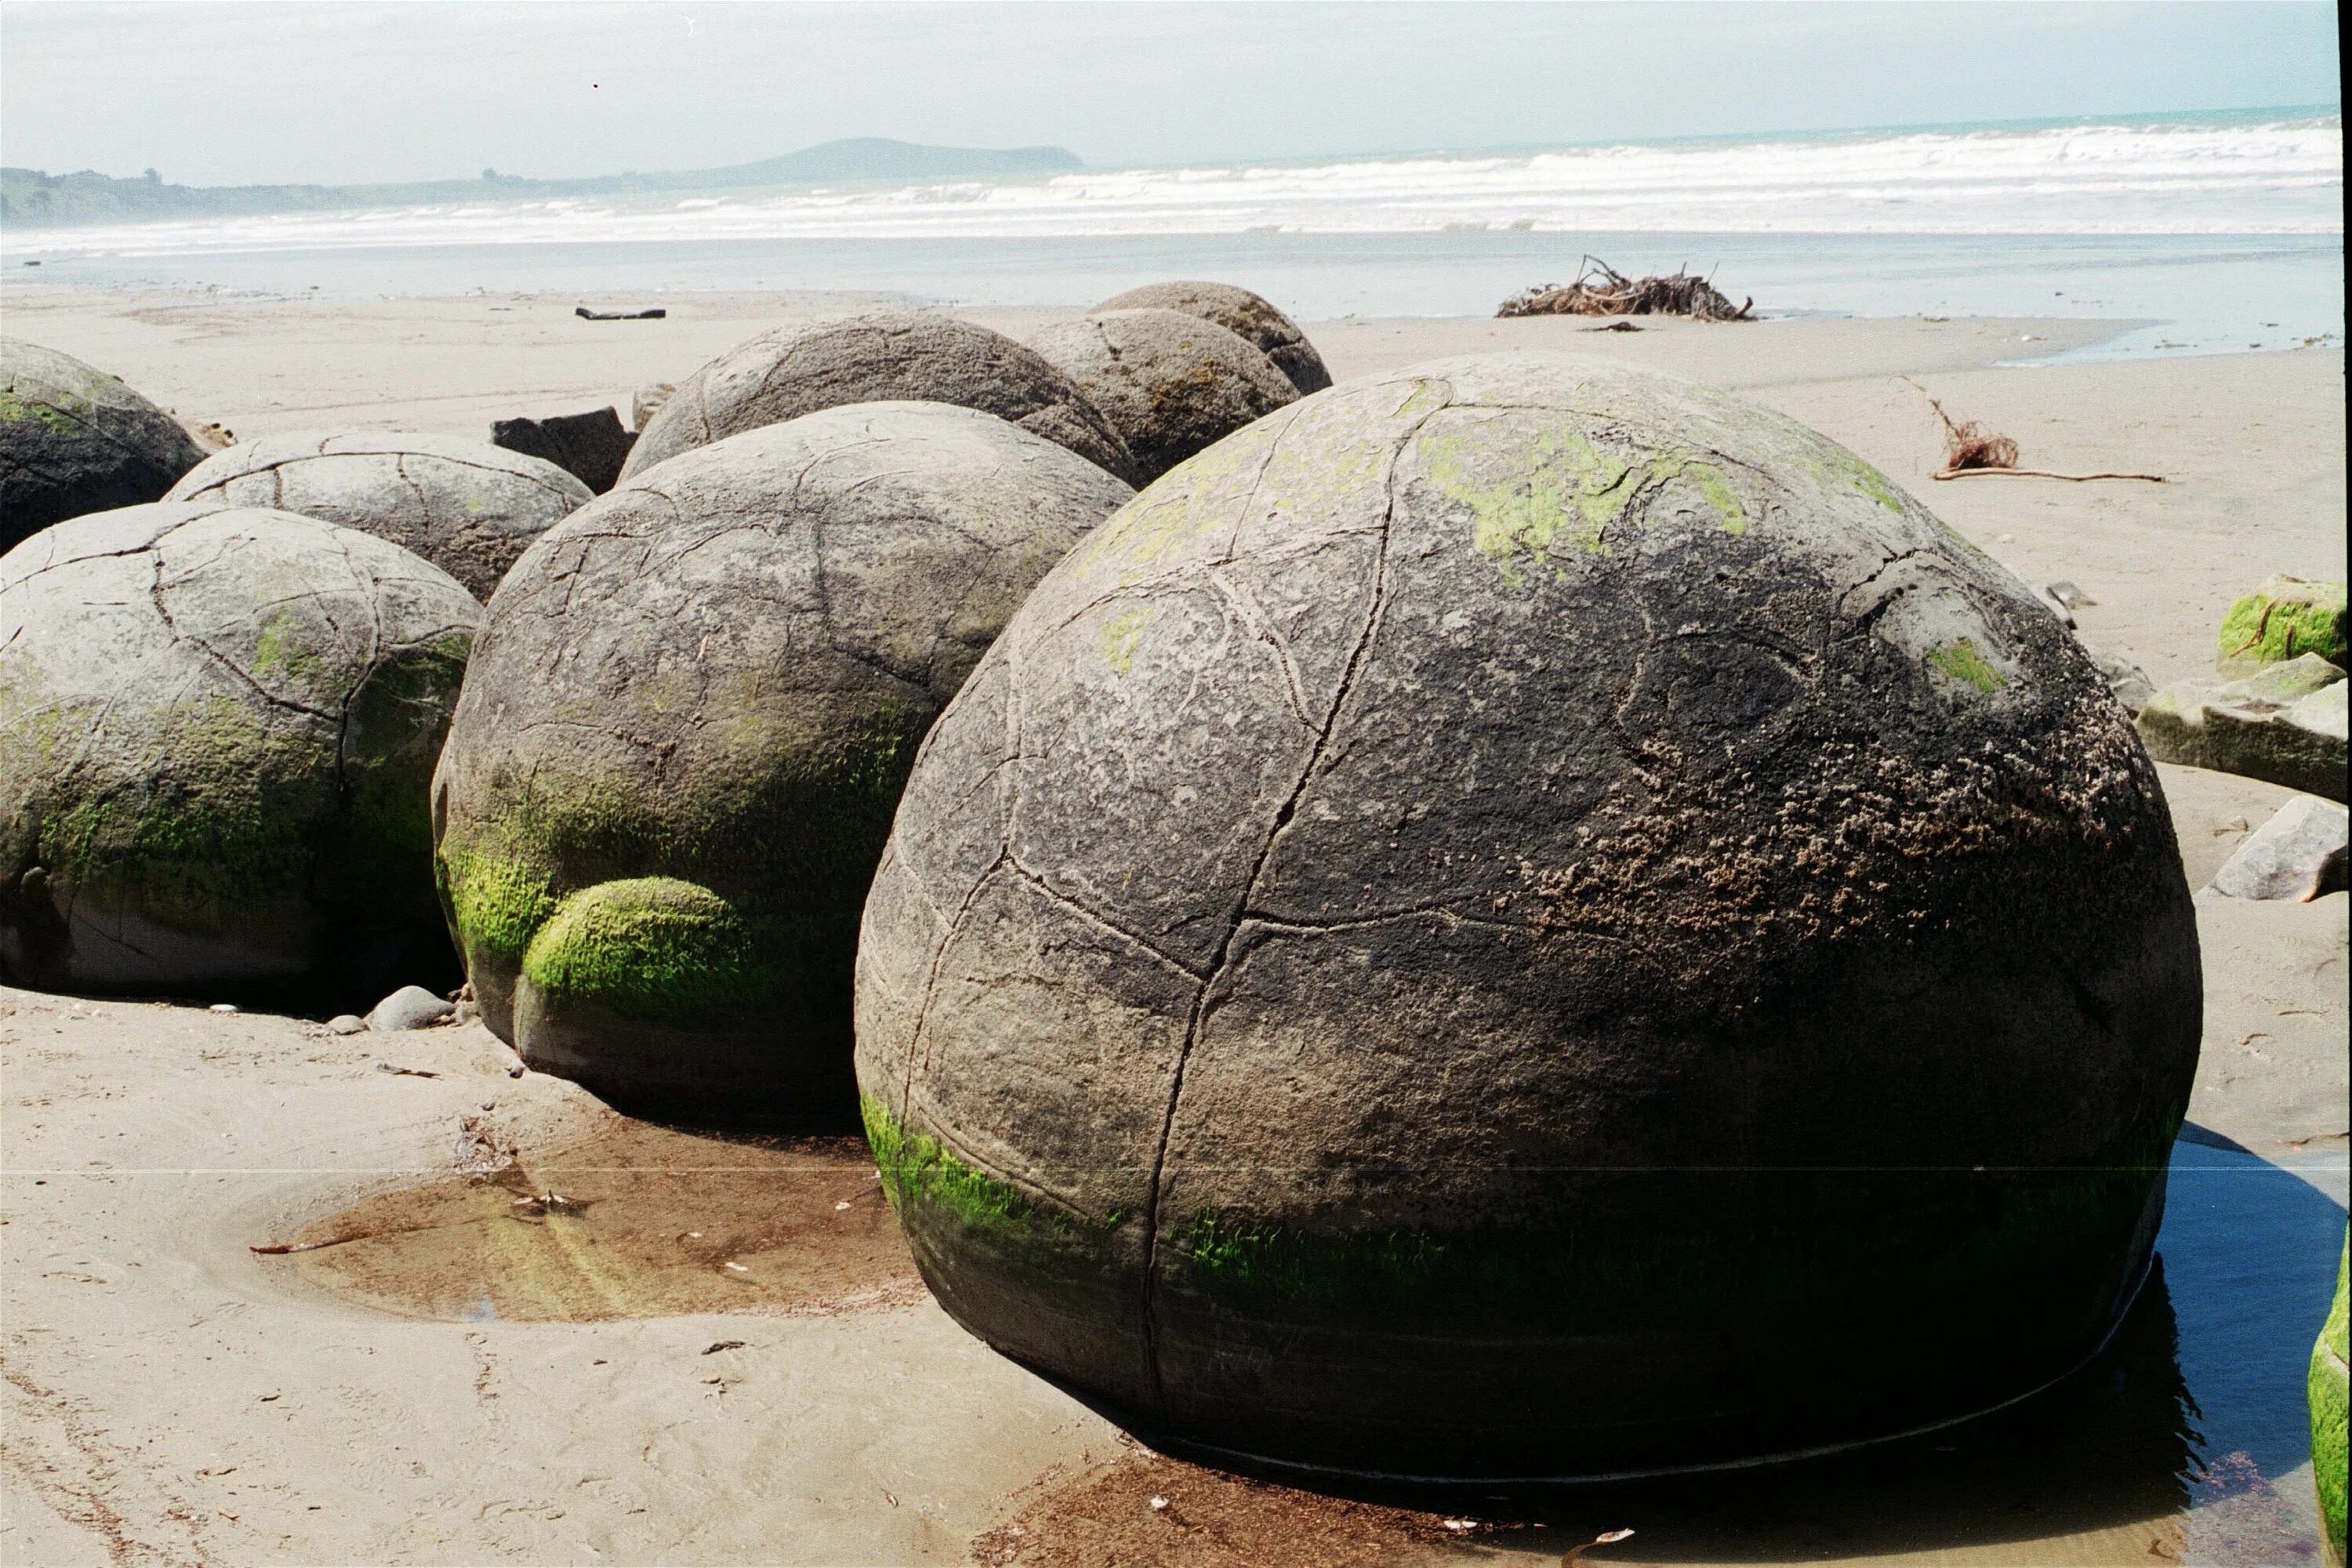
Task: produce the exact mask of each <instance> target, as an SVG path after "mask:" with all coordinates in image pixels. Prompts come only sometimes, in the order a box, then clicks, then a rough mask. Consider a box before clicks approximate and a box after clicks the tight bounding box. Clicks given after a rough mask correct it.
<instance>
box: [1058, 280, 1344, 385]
mask: <svg viewBox="0 0 2352 1568" xmlns="http://www.w3.org/2000/svg"><path fill="white" fill-rule="evenodd" d="M1095 309H1096V310H1181V311H1182V312H1183V313H1184V314H1186V315H1188V316H1198V317H1200V318H1201V320H1202V321H1214V322H1216V323H1217V325H1219V326H1221V327H1223V328H1224V329H1225V331H1229V332H1231V333H1233V334H1234V336H1236V337H1238V338H1241V339H1243V340H1244V342H1248V343H1250V344H1252V345H1253V346H1255V348H1256V349H1257V351H1258V352H1259V353H1262V354H1264V355H1265V357H1266V358H1268V359H1270V360H1272V361H1273V362H1274V365H1275V368H1276V370H1279V371H1280V372H1282V374H1285V375H1286V376H1288V377H1289V378H1290V383H1291V384H1292V385H1293V386H1296V387H1297V388H1298V390H1299V393H1300V395H1305V394H1307V393H1310V392H1320V391H1322V390H1323V389H1324V388H1325V387H1327V386H1328V385H1330V384H1331V373H1330V371H1329V370H1328V369H1327V368H1325V366H1324V363H1323V356H1322V355H1321V354H1319V353H1316V352H1315V345H1314V344H1313V343H1311V342H1307V334H1306V333H1305V332H1303V331H1299V328H1298V323H1297V322H1296V321H1292V320H1291V319H1290V318H1289V317H1288V316H1286V315H1284V314H1283V313H1282V312H1281V311H1280V310H1276V308H1275V305H1274V301H1272V300H1268V299H1267V298H1266V297H1265V295H1263V294H1253V293H1251V292H1250V291H1249V290H1248V289H1243V288H1239V287H1236V286H1235V285H1234V284H1231V283H1202V282H1197V281H1193V280H1191V279H1181V280H1178V281H1176V282H1171V283H1147V284H1145V285H1144V286H1143V287H1142V288H1140V289H1129V290H1128V291H1127V292H1126V293H1124V294H1115V295H1113V296H1111V298H1109V299H1108V300H1104V301H1103V302H1102V303H1101V304H1099V305H1097V306H1096V307H1095Z"/></svg>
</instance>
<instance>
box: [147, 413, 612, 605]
mask: <svg viewBox="0 0 2352 1568" xmlns="http://www.w3.org/2000/svg"><path fill="white" fill-rule="evenodd" d="M168 499H169V500H182V501H204V502H209V503H211V504H212V505H215V506H250V507H268V508H272V509H275V510H279V511H291V512H299V513H300V514H301V515H303V516H304V517H315V518H317V519H319V520H320V521H322V522H333V523H340V524H341V525H342V526H343V527H345V528H356V529H358V530H359V531H361V532H362V533H373V534H374V535H375V536H376V537H377V538H378V539H386V540H390V541H391V542H393V543H394V544H397V545H399V546H400V547H401V548H402V549H403V550H406V551H408V552H412V553H414V554H416V555H421V556H423V557H424V558H425V560H427V561H430V562H431V563H433V564H434V565H436V566H438V567H439V568H441V570H443V571H444V572H446V573H447V574H449V575H451V576H452V577H455V578H456V579H457V581H458V583H459V584H462V585H463V586H464V587H465V589H466V591H467V593H469V594H471V595H474V596H475V597H476V598H478V599H480V600H483V601H485V602H487V601H488V598H489V596H490V595H491V593H492V592H493V591H495V590H496V589H497V587H498V585H499V579H500V578H501V577H504V576H505V575H506V574H507V569H508V568H509V567H510V566H512V565H513V564H514V563H515V562H516V560H517V559H518V558H519V557H520V556H521V554H522V552H524V551H525V550H526V549H528V548H529V547H530V542H531V541H532V540H534V539H537V538H538V537H539V536H540V535H541V534H542V533H544V532H546V531H548V530H549V529H550V528H552V527H553V526H554V525H555V524H556V523H558V522H560V521H562V520H563V519H564V518H566V517H568V516H570V515H571V514H572V511H573V510H575V509H577V508H579V507H583V506H585V505H587V504H588V502H589V501H590V500H593V495H592V494H591V492H590V491H589V489H588V487H587V486H586V485H584V484H583V483H581V482H580V480H578V479H575V478H573V477H572V475H570V474H568V473H566V472H564V471H563V470H562V468H557V467H556V466H555V465H554V464H553V463H551V462H548V461H546V460H545V459H544V458H534V457H530V456H529V455H527V454H525V453H521V452H510V451H509V450H507V449H506V448H505V447H494V446H491V445H490V444H489V443H488V442H487V441H468V440H467V439H465V438H464V437H457V436H428V435H413V434H408V433H405V432H403V433H399V434H386V433H383V432H382V431H373V430H359V431H348V432H340V433H338V432H329V433H324V434H321V433H320V432H317V431H289V432H287V433H285V434H283V435H278V436H264V437H261V438H260V439H258V440H255V441H247V442H246V443H245V444H244V445H242V446H238V447H229V448H228V449H227V450H226V451H223V452H215V454H213V455H212V456H211V457H209V458H205V460H204V461H203V462H202V463H200V464H198V465H197V466H196V468H195V469H194V471H193V472H191V473H189V474H188V475H187V476H186V477H185V478H184V479H181V480H180V482H179V483H178V484H176V485H174V486H173V487H172V493H171V495H170V497H169V498H168Z"/></svg>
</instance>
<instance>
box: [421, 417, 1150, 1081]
mask: <svg viewBox="0 0 2352 1568" xmlns="http://www.w3.org/2000/svg"><path fill="white" fill-rule="evenodd" d="M1132 494H1133V491H1131V490H1130V489H1129V488H1128V487H1127V486H1126V485H1125V484H1124V483H1122V482H1120V481H1119V480H1118V479H1113V478H1112V477H1111V476H1110V475H1108V474H1107V473H1105V472H1104V471H1103V470H1102V469H1100V468H1097V467H1095V466H1094V465H1093V464H1091V463H1088V462H1087V461H1085V460H1084V459H1082V458H1078V457H1076V456H1075V455H1073V454H1072V453H1070V452H1068V451H1066V449H1064V448H1063V447H1058V446H1056V445H1055V444H1054V443H1053V442H1051V441H1048V440H1046V439H1045V438H1044V437H1038V436H1034V435H1031V434H1030V433H1029V432H1027V431H1025V430H1022V429H1020V428H1018V427H1016V426H1013V425H1009V424H1007V423H1005V422H1004V421H1003V420H1002V419H999V418H996V417H995V416H992V415H986V414H981V413H977V412H974V411H972V410H970V409H963V408H956V407H952V406H950V405H945V404H937V403H903V402H902V403H881V404H866V405H853V406H848V407H843V408H835V409H828V410H825V411H824V412H822V413H818V414H813V415H810V416H805V417H803V418H801V419H796V420H793V421H791V422H789V423H786V424H781V425H771V426H763V427H761V428H760V429H756V430H751V431H748V432H746V433H745V434H743V435H740V436H734V437H728V438H727V439H725V440H723V441H717V442H713V443H711V444H710V445H709V446H707V447H698V448H696V449H695V450H693V451H690V452H687V453H683V454H681V455H680V456H678V457H677V458H672V459H671V460H670V461H668V462H667V463H665V464H663V465H662V466H661V467H660V468H659V469H657V470H656V471H653V472H649V473H646V474H645V475H642V476H640V477H639V478H637V479H625V480H624V481H622V483H621V484H620V486H619V487H618V488H616V489H614V490H613V491H612V492H611V493H610V494H608V495H605V496H604V497H602V498H600V499H599V500H597V501H596V502H594V503H593V505H591V506H588V507H583V509H582V510H580V511H579V512H577V513H576V514H574V515H573V516H572V518H570V519H568V520H567V521H564V522H563V523H562V524H561V525H560V526H558V527H557V528H556V529H555V530H553V531H551V532H550V533H549V534H548V535H547V536H546V537H545V538H544V539H542V540H541V541H540V542H539V543H537V544H536V545H534V546H532V548H531V550H530V553H529V554H527V555H525V556H524V557H523V559H522V561H521V562H520V563H518V564H517V565H516V567H515V569H514V571H513V573H512V574H510V575H509V577H508V580H507V583H506V585H505V586H504V587H503V588H501V589H500V590H499V596H498V600H497V604H496V607H495V608H494V609H493V610H492V611H491V613H490V616H489V625H488V629H487V630H486V631H485V633H484V635H483V637H482V641H481V644H480V647H478V649H477V650H476V655H475V658H474V662H473V665H472V668H471V669H470V670H469V672H468V679H467V683H466V689H465V693H464V696H463V698H462V699H461V700H460V701H459V703H458V707H457V718H456V721H455V722H454V723H453V725H452V727H451V730H450V736H449V743H448V746H447V748H446V752H445V753H444V755H443V757H442V761H441V764H440V769H439V773H438V774H437V776H436V782H435V795H434V803H435V805H434V809H435V826H436V843H437V846H438V853H439V863H440V869H441V876H442V885H443V889H444V896H445V898H446V903H447V908H448V910H449V921H450V927H451V930H452V931H455V932H456V933H457V939H458V942H459V945H460V947H461V949H462V950H463V952H464V954H465V958H466V963H467V972H468V973H469V974H470V975H471V977H472V979H473V983H474V989H475V994H476V996H477V997H478V999H479V1002H480V1005H481V1009H482V1016H483V1018H484V1020H485V1021H486V1022H487V1023H488V1025H489V1026H490V1027H491V1028H492V1029H493V1030H494V1031H496V1032H497V1034H498V1035H499V1037H500V1038H502V1039H505V1040H507V1041H508V1042H509V1043H510V1044H512V1045H513V1046H514V1047H516V1048H517V1049H518V1050H519V1051H520V1052H521V1053H522V1056H523V1058H524V1059H525V1060H527V1061H529V1062H530V1063H531V1064H532V1065H533V1066H535V1067H538V1068H541V1069H543V1070H545V1071H549V1072H554V1073H560V1074H562V1075H563V1076H565V1077H569V1078H572V1079H577V1080H578V1081H580V1082H582V1083H583V1084H586V1085H587V1086H588V1087H589V1088H591V1089H595V1090H596V1091H597V1092H599V1093H600V1094H604V1095H605V1096H606V1097H607V1098H610V1099H613V1100H615V1101H616V1102H625V1103H626V1104H628V1105H630V1106H632V1107H639V1108H647V1109H656V1110H675V1111H676V1112H677V1113H680V1114H688V1115H694V1116H698V1117H710V1116H717V1117H723V1118H728V1119H740V1120H760V1119H762V1118H769V1117H782V1118H792V1117H797V1116H801V1115H803V1114H804V1113H806V1112H809V1111H812V1110H814V1111H815V1112H818V1113H820V1114H827V1113H829V1114H831V1115H834V1116H835V1117H837V1118H839V1119H840V1120H843V1121H846V1120H847V1119H848V1118H849V1117H850V1116H851V1115H852V1114H853V1112H854V1108H855V1100H854V1097H853V1094H852V1089H851V1085H850V1067H849V1058H850V1013H849V987H850V968H851V952H852V948H853V946H854V944H855V942H856V932H857V918H858V910H859V907H860V905H861V904H862V902H863V900H864V899H865V897H866V884H867V881H868V880H869V879H870V878H871V876H872V874H873V869H874V865H875V861H876V859H877V858H878V857H879V856H880V854H881V851H882V843H883V840H884V838H885V837H887V834H888V832H889V826H890V816H891V813H892V811H893V810H894V809H895V808H896V806H897V805H898V789H899V786H900V784H902V783H903V782H904V781H905V778H906V774H907V769H908V765H909V764H910V763H912V761H913V759H914V752H915V747H916V745H917V744H918V742H920V740H921V739H922V736H923V734H924V732H925V731H927V730H929V727H930V724H931V721H932V719H933V718H934V717H935V716H936V715H937V714H938V712H939V710H940V708H941V707H942V706H944V705H945V703H946V702H947V700H949V699H950V697H952V696H953V695H954V694H955V692H956V689H958V688H959V687H960V686H961V684H962V682H963V679H964V677H965V676H966V675H967V674H968V673H969V672H970V670H971V668H972V665H973V664H974V662H975V661H976V660H978V658H980V656H981V654H982V651H983V650H984V649H986V647H988V645H989V643H990V642H991V641H992V639H993V638H994V637H995V636H996V634H997V632H998V630H999V629H1000V628H1001V627H1002V626H1003V625H1004V622H1005V620H1006V618H1007V617H1008V616H1011V615H1012V613H1013V610H1014V609H1015V608H1016V607H1017V606H1018V605H1020V603H1021V601H1022V599H1023V598H1024V596H1025V595H1027V594H1028V592H1029V590H1030V588H1031V586H1032V585H1033V584H1035V582H1036V581H1037V579H1038V578H1039V577H1041V576H1043V575H1044V574H1045V572H1046V570H1047V569H1048V568H1049V567H1051V566H1052V565H1053V564H1054V563H1055V562H1056V561H1058V560H1060V559H1061V558H1062V556H1063V555H1064V554H1065V553H1066V552H1068V550H1069V549H1070V548H1071V547H1072V546H1073V545H1075V544H1076V542H1078V541H1079V540H1080V539H1081V538H1082V537H1083V536H1084V535H1085V534H1086V533H1087V531H1088V530H1090V529H1092V528H1093V527H1094V525H1095V524H1096V523H1097V522H1099V521H1101V520H1102V519H1103V518H1105V517H1107V516H1108V515H1109V514H1110V513H1111V512H1112V511H1114V510H1117V509H1118V506H1119V505H1120V504H1121V503H1123V502H1124V501H1125V500H1127V499H1128V498H1129V496H1130V495H1132Z"/></svg>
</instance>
